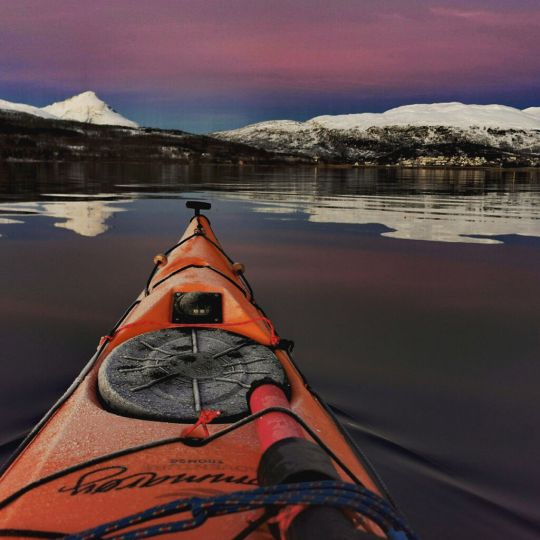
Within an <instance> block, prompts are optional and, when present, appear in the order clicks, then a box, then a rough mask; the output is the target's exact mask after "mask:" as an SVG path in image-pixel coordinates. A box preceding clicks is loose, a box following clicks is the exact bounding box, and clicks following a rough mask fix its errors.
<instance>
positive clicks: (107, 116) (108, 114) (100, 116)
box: [42, 91, 138, 128]
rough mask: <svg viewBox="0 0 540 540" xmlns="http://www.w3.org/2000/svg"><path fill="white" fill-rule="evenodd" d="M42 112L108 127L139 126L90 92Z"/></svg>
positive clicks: (53, 105) (60, 102)
mask: <svg viewBox="0 0 540 540" xmlns="http://www.w3.org/2000/svg"><path fill="white" fill-rule="evenodd" d="M42 110H43V111H45V112H47V113H49V114H52V115H54V116H56V117H57V118H61V119H62V120H75V121H76V122H87V123H89V124H101V125H108V126H125V127H133V128H136V127H138V124H136V123H135V122H133V121H131V120H128V119H127V118H124V117H123V116H122V115H121V114H119V113H117V112H116V111H115V110H113V109H111V108H110V107H109V106H108V105H107V104H106V103H105V102H104V101H102V100H101V99H99V98H98V97H97V96H96V94H95V93H94V92H90V91H89V92H83V93H82V94H79V95H78V96H73V97H72V98H69V99H66V100H65V101H59V102H57V103H53V104H52V105H49V106H48V107H43V109H42Z"/></svg>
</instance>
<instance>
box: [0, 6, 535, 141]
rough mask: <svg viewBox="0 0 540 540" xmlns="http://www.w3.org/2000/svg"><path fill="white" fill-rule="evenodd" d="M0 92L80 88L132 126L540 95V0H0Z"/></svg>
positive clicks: (509, 101)
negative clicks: (112, 109)
mask: <svg viewBox="0 0 540 540" xmlns="http://www.w3.org/2000/svg"><path fill="white" fill-rule="evenodd" d="M0 14H1V15H0V99H6V100H9V101H15V102H22V103H29V104H32V105H36V106H44V105H48V104H50V103H51V102H53V101H59V100H63V99H65V98H67V97H70V96H72V95H74V94H76V93H79V92H83V91H85V90H93V91H95V92H96V93H97V94H98V96H99V97H101V98H102V99H103V100H104V101H106V102H107V103H108V104H110V105H111V106H112V107H113V108H114V109H115V110H117V111H119V112H120V113H122V114H123V115H124V116H126V117H128V118H130V119H132V120H135V121H137V122H139V123H140V124H142V125H147V126H154V127H163V128H177V129H183V130H186V131H193V132H198V133H203V132H210V131H217V130H223V129H231V128H236V127H240V126H243V125H246V124H250V123H254V122H259V121H263V120H270V119H283V118H287V119H294V120H306V119H308V118H312V117H314V116H318V115H322V114H346V113H359V112H381V111H384V110H387V109H389V108H392V107H396V106H399V105H405V104H410V103H431V102H437V101H439V102H440V101H462V102H464V103H480V104H484V103H501V104H505V105H510V106H514V107H518V108H525V107H529V106H540V54H539V53H538V51H539V50H540V0H467V1H465V0H463V1H462V0H438V1H437V0H436V1H424V0H331V1H330V0H329V1H321V0H271V1H270V0H219V1H218V0H144V1H143V0H93V1H92V2H80V1H73V0H0Z"/></svg>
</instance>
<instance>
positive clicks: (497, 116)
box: [211, 102, 540, 165]
mask: <svg viewBox="0 0 540 540" xmlns="http://www.w3.org/2000/svg"><path fill="white" fill-rule="evenodd" d="M211 135H212V136H213V137H217V138H220V139H223V140H227V141H235V142H242V143H244V144H249V145H251V146H255V147H257V148H264V149H265V150H268V151H272V152H277V153H279V152H287V153H297V154H299V155H303V156H306V157H311V158H312V159H313V160H315V161H332V162H339V163H358V164H368V165H375V164H399V165H489V164H497V163H500V162H503V163H505V164H512V163H523V164H535V163H536V164H538V163H540V159H539V158H540V107H530V108H528V109H524V110H520V109H515V108H513V107H507V106H504V105H465V104H463V103H457V102H454V103H432V104H418V105H406V106H403V107H397V108H395V109H390V110H388V111H386V112H384V113H363V114H345V115H336V116H318V117H315V118H312V119H311V120H307V121H306V122H296V121H293V120H274V121H268V122H261V123H257V124H252V125H249V126H246V127H243V128H240V129H235V130H230V131H222V132H218V133H212V134H211Z"/></svg>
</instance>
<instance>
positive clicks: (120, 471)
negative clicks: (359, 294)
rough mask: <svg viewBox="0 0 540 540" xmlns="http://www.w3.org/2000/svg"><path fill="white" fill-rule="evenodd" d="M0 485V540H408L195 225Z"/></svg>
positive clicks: (342, 435)
mask: <svg viewBox="0 0 540 540" xmlns="http://www.w3.org/2000/svg"><path fill="white" fill-rule="evenodd" d="M187 206H188V208H190V209H192V210H194V215H193V217H192V218H191V220H190V222H189V224H188V226H187V229H186V231H185V233H184V235H183V236H182V238H181V239H180V240H179V241H178V242H177V243H176V244H175V245H174V246H172V247H171V248H170V249H168V250H167V251H165V252H164V253H161V254H159V255H156V256H155V257H154V267H153V269H152V271H151V273H150V276H149V278H148V281H147V283H146V286H145V287H144V290H143V291H142V292H141V294H140V295H139V296H138V298H137V299H136V300H135V301H134V302H133V304H132V305H131V306H130V307H129V308H128V310H127V311H126V312H125V313H124V315H123V316H122V317H121V319H120V320H119V321H118V323H116V325H115V326H114V327H113V328H112V329H111V331H110V332H109V333H108V334H107V335H105V336H103V337H102V338H101V340H100V342H99V346H98V348H97V351H96V353H95V354H94V356H93V357H92V358H91V360H90V361H89V363H88V364H87V365H86V366H85V367H84V369H83V371H82V372H81V373H80V375H79V376H78V377H77V379H76V380H75V381H74V382H73V384H72V385H71V386H70V388H69V389H68V390H67V391H66V392H65V394H64V395H63V396H62V397H61V398H60V400H59V401H58V402H57V403H56V404H55V405H54V406H53V407H52V409H51V410H50V411H49V412H48V413H47V414H46V415H45V417H44V418H43V419H42V420H41V421H40V422H39V423H38V425H37V426H36V427H35V428H34V429H33V430H32V432H31V433H30V434H29V435H28V436H27V438H26V439H25V440H24V442H23V443H22V444H21V446H20V447H19V448H18V449H17V451H16V452H15V454H14V455H13V456H12V457H11V458H10V459H9V460H8V462H7V463H6V464H5V465H4V467H3V469H2V475H1V477H0V536H6V537H7V536H9V537H12V538H13V537H18V538H79V539H83V538H84V539H86V540H90V539H94V538H107V539H109V538H111V539H112V538H115V539H119V538H122V539H131V538H133V539H135V538H147V537H148V538H149V537H153V536H159V535H167V536H168V537H172V538H177V537H178V538H182V539H183V538H185V539H192V538H198V539H210V538H212V539H214V538H216V539H227V540H228V539H235V540H240V539H242V538H249V539H251V540H257V539H261V540H263V539H267V540H268V539H272V538H278V539H280V538H281V539H287V540H293V539H304V538H306V539H308V538H309V539H317V538H320V539H323V538H324V539H330V540H332V539H335V540H337V539H338V538H339V539H345V538H351V539H360V540H361V539H365V540H367V539H370V538H371V539H373V538H393V539H402V540H403V539H409V540H413V539H414V538H416V537H415V535H414V533H413V532H412V531H411V530H410V528H409V527H408V526H407V524H406V523H405V521H404V519H403V517H402V516H401V515H400V513H399V512H398V511H397V509H396V507H395V505H394V503H393V502H392V500H391V499H390V497H389V495H388V493H387V491H386V489H385V487H384V485H383V484H382V482H381V481H380V479H379V478H378V476H377V474H376V473H375V472H374V470H373V468H372V467H371V466H370V464H369V462H368V461H367V459H366V458H365V457H364V456H363V454H362V453H361V452H360V451H359V450H358V449H357V448H356V446H355V445H354V443H353V442H352V441H351V439H350V438H349V437H348V435H347V434H346V432H345V431H344V429H343V428H342V426H341V425H340V424H339V422H338V421H337V420H336V418H335V417H334V416H333V414H332V412H331V410H330V409H329V408H328V407H327V406H326V405H325V404H324V402H323V401H322V400H321V399H320V398H319V397H318V396H317V395H316V394H315V393H314V392H313V390H312V389H311V388H310V387H309V385H308V384H307V383H306V380H305V379H304V377H303V376H302V374H301V373H300V371H299V370H298V368H297V367H296V365H295V364H294V363H293V360H292V355H291V351H292V347H293V342H292V341H290V340H287V339H283V338H281V337H280V336H279V334H278V333H277V331H276V330H275V327H274V325H273V323H272V322H271V321H270V319H269V318H268V317H267V315H266V314H265V313H264V311H263V310H262V308H261V307H260V306H259V305H258V304H257V302H256V301H255V298H254V295H253V291H252V288H251V287H250V285H249V283H248V281H247V279H246V277H245V268H244V265H243V264H241V263H238V262H234V261H233V260H232V259H231V258H230V257H229V256H228V255H227V254H226V252H225V251H224V250H223V248H222V247H221V245H220V243H219V241H218V239H217V238H216V236H215V234H214V232H213V230H212V227H211V224H210V221H209V219H208V218H207V217H206V216H205V215H203V214H202V213H201V211H203V210H209V209H210V204H209V203H207V202H201V201H189V202H188V203H187Z"/></svg>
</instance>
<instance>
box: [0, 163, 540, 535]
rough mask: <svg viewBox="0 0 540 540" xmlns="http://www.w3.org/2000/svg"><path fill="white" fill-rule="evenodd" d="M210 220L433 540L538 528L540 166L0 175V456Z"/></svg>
mask: <svg viewBox="0 0 540 540" xmlns="http://www.w3.org/2000/svg"><path fill="white" fill-rule="evenodd" d="M191 198H197V199H205V200H209V201H211V202H212V203H213V209H212V211H211V213H210V218H211V220H212V224H213V225H214V228H215V230H216V233H217V234H218V237H219V238H220V240H221V241H222V244H223V245H224V246H225V248H226V249H227V251H228V252H229V253H230V255H231V256H232V257H233V258H235V259H236V260H239V261H242V262H244V263H245V264H246V266H247V276H248V278H249V279H250V281H251V283H252V285H253V288H254V290H255V293H256V297H257V300H258V302H259V303H260V304H261V305H263V306H264V308H265V309H266V311H267V312H268V314H269V316H270V317H271V318H272V319H273V320H274V322H275V323H276V326H277V329H278V331H279V332H280V334H281V335H282V336H283V337H287V338H291V339H294V340H295V342H296V349H295V360H296V362H297V363H298V365H299V367H300V368H301V369H302V371H303V372H304V374H305V375H306V377H307V379H308V380H309V382H310V383H311V385H312V386H313V387H314V388H315V389H316V390H317V391H318V392H319V393H320V395H321V396H322V397H323V398H324V399H325V400H326V401H327V402H328V403H329V404H330V405H331V406H332V407H333V408H334V410H335V411H336V413H337V414H338V416H339V418H340V420H341V421H342V422H343V423H344V424H345V426H346V427H347V429H348V430H349V432H350V433H351V434H352V436H353V437H354V439H355V440H356V442H357V443H358V445H359V446H360V447H361V448H362V449H363V451H364V452H365V453H366V454H367V455H368V457H369V458H370V460H371V461H372V462H373V464H374V465H375V467H376V469H377V470H378V471H379V473H380V475H381V476H382V477H383V479H384V481H385V483H386V484H387V486H388V488H389V491H390V492H391V493H392V495H393V497H394V499H395V500H396V502H397V503H398V505H399V507H400V508H401V509H402V510H403V512H404V513H405V514H406V516H407V517H408V519H409V521H410V523H411V524H412V525H413V528H415V529H416V530H417V532H418V533H419V535H420V536H421V537H422V538H424V539H437V540H439V539H440V540H446V539H448V540H450V539H452V540H454V539H456V538H460V539H463V540H468V539H470V540H473V539H474V540H476V539H478V538H490V539H492V540H495V539H499V538H500V539H505V540H506V539H508V538H512V539H523V540H525V539H532V538H537V537H538V536H539V534H540V493H539V489H538V486H540V461H539V460H538V456H539V455H540V430H539V429H538V425H539V423H540V412H539V408H538V405H537V403H538V399H537V396H538V384H539V383H538V381H539V380H540V362H539V349H540V347H539V345H540V339H539V333H538V321H539V320H540V302H539V301H538V299H539V298H540V279H539V277H540V275H539V273H540V173H539V172H538V171H510V170H419V169H391V168H384V169H322V168H319V169H317V168H263V167H259V168H253V167H239V166H231V167H223V166H221V167H213V166H205V167H194V166H193V167H190V166H180V165H155V164H154V165H144V164H100V165H98V164H86V163H72V164H68V163H64V164H38V163H25V164H23V163H10V164H2V165H0V235H1V236H0V257H1V258H0V260H1V263H0V269H1V277H2V279H1V280H0V306H1V309H0V336H1V340H0V341H1V343H2V363H1V364H0V384H1V390H2V391H1V393H0V402H1V406H2V416H1V418H0V444H1V448H2V457H3V458H5V456H6V455H7V454H8V453H9V452H10V451H11V450H12V449H13V448H14V446H15V445H16V444H17V442H18V441H19V440H20V439H21V437H22V436H23V435H24V433H26V432H27V431H28V430H29V429H30V428H31V427H32V425H33V424H34V423H35V422H36V421H37V420H38V419H39V418H40V416H41V415H42V414H43V413H44V412H45V411H46V410H47V409H48V407H49V406H50V405H51V404H52V403H53V402H54V401H55V399H56V398H57V397H58V396H59V395H60V394H61V393H62V392H63V390H64V389H65V388H66V387H67V386H68V384H69V383H70V382H71V381H72V380H73V378H74V377H75V375H76V374H77V373H78V371H79V370H80V369H81V368H82V366H83V365H84V363H85V362H86V361H87V359H88V358H89V357H90V356H91V355H92V354H93V352H94V350H95V347H96V344H97V340H98V338H99V336H101V335H103V334H105V333H106V332H107V331H108V329H109V328H110V327H111V326H112V324H113V323H114V321H115V320H116V319H117V318H118V317H119V315H120V314H121V312H122V311H123V309H124V308H125V307H126V306H127V305H128V304H129V303H130V302H131V300H132V299H133V298H134V297H135V296H136V294H137V293H138V291H139V290H140V289H141V287H142V285H143V283H144V282H145V279H146V277H147V273H148V271H149V270H150V268H151V258H152V256H153V255H154V254H155V253H158V252H160V251H163V250H164V249H165V248H166V247H168V246H170V245H171V244H172V243H174V242H175V240H176V239H177V237H178V236H179V235H180V233H181V232H182V231H183V229H184V227H185V224H186V222H187V219H188V217H189V213H188V212H187V211H186V210H185V208H184V199H191Z"/></svg>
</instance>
